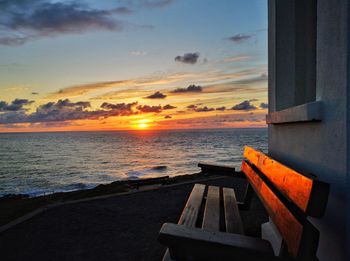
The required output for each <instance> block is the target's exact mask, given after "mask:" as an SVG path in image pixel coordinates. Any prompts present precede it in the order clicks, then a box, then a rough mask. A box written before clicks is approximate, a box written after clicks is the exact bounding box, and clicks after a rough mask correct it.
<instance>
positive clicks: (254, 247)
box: [159, 184, 273, 261]
mask: <svg viewBox="0 0 350 261" xmlns="http://www.w3.org/2000/svg"><path fill="white" fill-rule="evenodd" d="M203 208H204V210H203ZM220 208H222V209H220ZM201 212H203V213H201ZM220 213H223V215H222V216H220ZM220 221H221V222H220ZM221 223H224V224H221ZM159 241H160V243H162V244H164V245H166V246H168V247H169V249H168V250H167V252H166V254H165V256H164V258H163V261H165V260H187V259H188V260H213V259H214V256H213V255H212V254H213V253H216V251H218V250H220V260H226V259H227V260H232V258H234V257H237V255H239V256H242V257H244V256H246V257H247V258H249V260H252V258H253V257H258V258H260V259H259V260H263V259H261V258H262V257H266V258H267V257H268V259H266V260H271V257H273V250H272V247H271V244H270V243H269V242H268V241H266V240H262V239H258V238H253V237H248V236H244V232H243V225H242V221H241V217H240V214H239V210H238V205H237V200H236V196H235V191H234V189H232V188H220V187H216V186H206V185H202V184H195V185H194V187H193V190H192V192H191V194H190V196H189V198H188V200H187V203H186V205H185V207H184V210H183V211H182V214H181V217H180V219H179V222H178V224H170V223H165V224H163V226H162V228H161V231H160V234H159ZM171 258H173V259H171ZM257 260H258V259H257Z"/></svg>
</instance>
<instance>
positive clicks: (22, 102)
mask: <svg viewBox="0 0 350 261" xmlns="http://www.w3.org/2000/svg"><path fill="white" fill-rule="evenodd" d="M33 102H34V101H30V100H27V99H15V100H13V101H12V102H11V103H10V104H8V103H7V102H4V101H0V112H6V111H13V112H16V111H26V110H27V109H25V108H23V106H26V105H30V104H32V103H33Z"/></svg>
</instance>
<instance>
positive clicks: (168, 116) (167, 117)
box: [164, 115, 172, 119]
mask: <svg viewBox="0 0 350 261" xmlns="http://www.w3.org/2000/svg"><path fill="white" fill-rule="evenodd" d="M171 118H172V116H171V115H165V116H164V119H171Z"/></svg>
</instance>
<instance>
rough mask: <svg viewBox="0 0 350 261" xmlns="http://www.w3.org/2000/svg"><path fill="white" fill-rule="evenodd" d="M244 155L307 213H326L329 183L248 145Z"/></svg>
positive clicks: (313, 215) (318, 215) (315, 215)
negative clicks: (306, 174)
mask: <svg viewBox="0 0 350 261" xmlns="http://www.w3.org/2000/svg"><path fill="white" fill-rule="evenodd" d="M244 157H245V158H246V159H248V160H249V161H250V162H251V163H252V164H254V165H255V166H256V167H257V168H258V169H259V170H260V171H261V172H262V173H264V175H265V176H266V177H267V178H268V179H269V180H270V181H271V182H272V183H273V184H274V185H275V186H276V187H277V188H278V189H279V190H280V191H281V192H282V193H283V194H284V195H285V196H286V197H287V198H288V199H290V200H291V201H293V202H294V203H295V204H296V205H297V206H298V207H299V208H300V209H301V210H302V211H303V212H305V213H306V214H307V215H310V216H312V217H321V216H322V215H323V214H324V211H325V208H326V204H327V198H328V193H329V185H328V184H326V183H324V182H321V181H319V180H316V179H315V178H313V177H308V176H305V175H303V174H301V173H299V172H297V171H295V170H293V169H291V168H289V167H287V166H285V165H283V164H281V163H279V162H278V161H276V160H273V159H271V158H270V157H268V156H266V155H265V154H264V153H262V152H260V151H256V150H254V149H253V148H251V147H248V146H246V147H245V148H244Z"/></svg>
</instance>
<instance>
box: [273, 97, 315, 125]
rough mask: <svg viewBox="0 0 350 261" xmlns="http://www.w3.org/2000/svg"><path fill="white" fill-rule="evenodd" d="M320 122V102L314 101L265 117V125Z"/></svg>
mask: <svg viewBox="0 0 350 261" xmlns="http://www.w3.org/2000/svg"><path fill="white" fill-rule="evenodd" d="M321 120H322V102H321V101H315V102H309V103H305V104H302V105H298V106H294V107H290V108H288V109H284V110H281V111H276V112H272V113H269V114H268V115H266V123H267V124H282V123H297V122H313V121H321Z"/></svg>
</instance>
